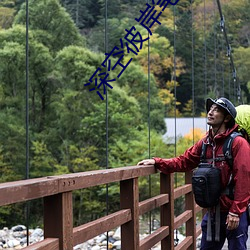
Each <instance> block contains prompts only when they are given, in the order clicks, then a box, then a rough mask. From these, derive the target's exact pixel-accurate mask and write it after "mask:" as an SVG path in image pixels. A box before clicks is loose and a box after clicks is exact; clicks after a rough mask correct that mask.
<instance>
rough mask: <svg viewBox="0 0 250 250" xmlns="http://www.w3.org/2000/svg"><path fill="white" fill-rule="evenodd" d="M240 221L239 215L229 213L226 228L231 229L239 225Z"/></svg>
mask: <svg viewBox="0 0 250 250" xmlns="http://www.w3.org/2000/svg"><path fill="white" fill-rule="evenodd" d="M239 223H240V218H239V216H237V215H236V216H235V215H231V214H230V213H229V214H228V215H227V221H226V224H227V229H228V230H233V229H235V228H237V227H238V226H239Z"/></svg>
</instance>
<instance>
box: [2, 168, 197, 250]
mask: <svg viewBox="0 0 250 250" xmlns="http://www.w3.org/2000/svg"><path fill="white" fill-rule="evenodd" d="M156 173H157V172H156V170H155V168H154V166H131V167H122V168H115V169H107V170H97V171H89V172H81V173H75V174H66V175H59V176H48V177H44V178H36V179H29V180H21V181H15V182H9V183H2V184H0V206H3V205H7V204H14V203H19V202H24V201H29V200H33V199H38V198H42V199H43V204H44V218H43V221H44V240H43V241H41V242H38V243H35V244H32V245H30V246H27V247H25V248H23V249H25V250H31V249H32V250H57V249H60V250H72V249H73V247H74V246H75V245H77V244H80V243H83V242H86V241H87V240H89V239H92V238H93V237H95V236H97V235H100V234H101V233H105V232H107V231H110V230H112V229H114V228H116V227H119V226H120V227H121V249H123V250H139V249H140V250H148V249H150V248H152V247H153V246H154V245H155V244H157V243H159V242H161V249H162V250H167V249H168V250H169V249H176V250H181V249H190V250H191V249H193V250H194V249H196V238H197V237H198V236H199V235H200V234H201V228H200V227H199V226H196V214H197V213H198V212H199V211H201V208H200V207H198V206H197V205H196V204H195V202H194V199H193V194H192V186H191V184H190V183H191V173H186V176H185V183H186V184H185V185H183V186H181V187H179V188H176V189H175V188H174V178H173V174H170V175H164V174H160V175H159V178H160V192H159V194H158V195H157V196H155V197H150V198H149V199H147V200H144V201H141V202H139V184H138V178H139V177H141V176H149V175H154V174H156ZM112 182H119V184H120V210H119V211H116V212H114V213H112V214H109V215H106V216H104V217H102V218H99V219H97V220H94V221H91V222H89V223H86V224H83V225H80V226H78V227H73V202H72V192H73V191H74V190H79V189H85V188H89V187H94V186H99V185H102V184H109V183H112ZM180 196H184V197H185V211H184V212H183V213H182V214H180V215H179V216H178V217H176V218H175V216H174V200H175V199H177V198H178V197H180ZM158 207H159V208H160V227H159V228H158V229H157V230H156V231H154V232H153V233H152V234H150V235H149V236H147V237H146V238H144V239H142V240H140V239H139V227H140V225H139V216H140V215H143V214H145V213H147V212H149V211H152V210H154V209H156V208H158ZM181 225H185V227H186V236H185V239H184V240H183V241H182V242H181V243H180V244H178V245H177V246H174V231H175V229H177V228H179V227H180V226H181Z"/></svg>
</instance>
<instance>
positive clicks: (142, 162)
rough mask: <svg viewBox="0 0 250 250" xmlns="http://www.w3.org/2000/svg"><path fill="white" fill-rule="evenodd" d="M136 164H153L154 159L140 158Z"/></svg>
mask: <svg viewBox="0 0 250 250" xmlns="http://www.w3.org/2000/svg"><path fill="white" fill-rule="evenodd" d="M138 165H155V160H154V159H146V160H142V161H139V162H138V163H137V166H138Z"/></svg>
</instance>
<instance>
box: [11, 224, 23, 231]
mask: <svg viewBox="0 0 250 250" xmlns="http://www.w3.org/2000/svg"><path fill="white" fill-rule="evenodd" d="M11 230H12V231H13V232H20V231H23V230H26V227H25V226H24V225H17V226H14V227H12V228H11Z"/></svg>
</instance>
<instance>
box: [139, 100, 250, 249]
mask: <svg viewBox="0 0 250 250" xmlns="http://www.w3.org/2000/svg"><path fill="white" fill-rule="evenodd" d="M206 109H207V124H208V125H210V129H209V131H208V132H207V134H206V135H205V137H204V138H203V139H202V140H200V141H198V142H197V143H196V144H195V145H193V146H192V147H190V148H189V149H187V150H186V151H185V152H184V154H183V155H180V156H179V157H176V158H171V159H162V158H157V157H154V158H153V159H146V160H142V161H140V162H139V163H138V165H155V166H156V168H157V169H159V170H160V171H161V172H163V173H165V174H169V173H173V172H186V171H190V170H192V169H194V168H196V167H197V166H198V164H199V163H200V156H201V152H202V144H203V143H206V144H207V150H206V159H207V161H208V160H210V161H211V162H213V164H214V165H215V167H217V168H220V169H221V185H222V188H223V189H226V187H227V185H228V183H229V182H230V176H232V181H233V185H234V193H233V198H232V197H231V199H230V198H229V196H228V195H227V194H226V192H225V193H223V194H222V195H221V197H220V237H219V241H216V240H215V221H214V220H215V215H214V212H210V213H211V214H210V215H211V218H212V219H211V220H212V236H213V237H212V241H207V237H206V236H207V219H208V213H206V214H205V216H204V218H203V219H202V224H201V226H202V239H201V248H200V249H201V250H205V249H211V250H219V249H222V247H223V245H224V242H225V239H226V238H227V239H228V249H229V250H244V249H247V246H246V242H247V237H248V234H247V233H248V217H247V206H248V203H249V201H250V146H249V143H248V142H247V141H246V140H245V139H244V138H242V137H241V136H237V137H236V138H235V139H234V141H233V144H232V155H233V170H232V173H231V170H230V166H229V165H228V164H227V162H226V161H225V160H220V161H215V160H213V159H216V158H222V157H223V156H224V155H223V145H224V142H225V140H226V138H227V137H228V136H229V135H230V134H231V133H232V132H234V131H237V130H238V125H237V124H235V117H236V109H235V107H234V105H233V104H232V103H231V102H230V101H229V100H228V99H226V98H224V97H221V98H219V99H217V100H212V99H210V98H209V99H207V101H206ZM222 159H223V158H222Z"/></svg>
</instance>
